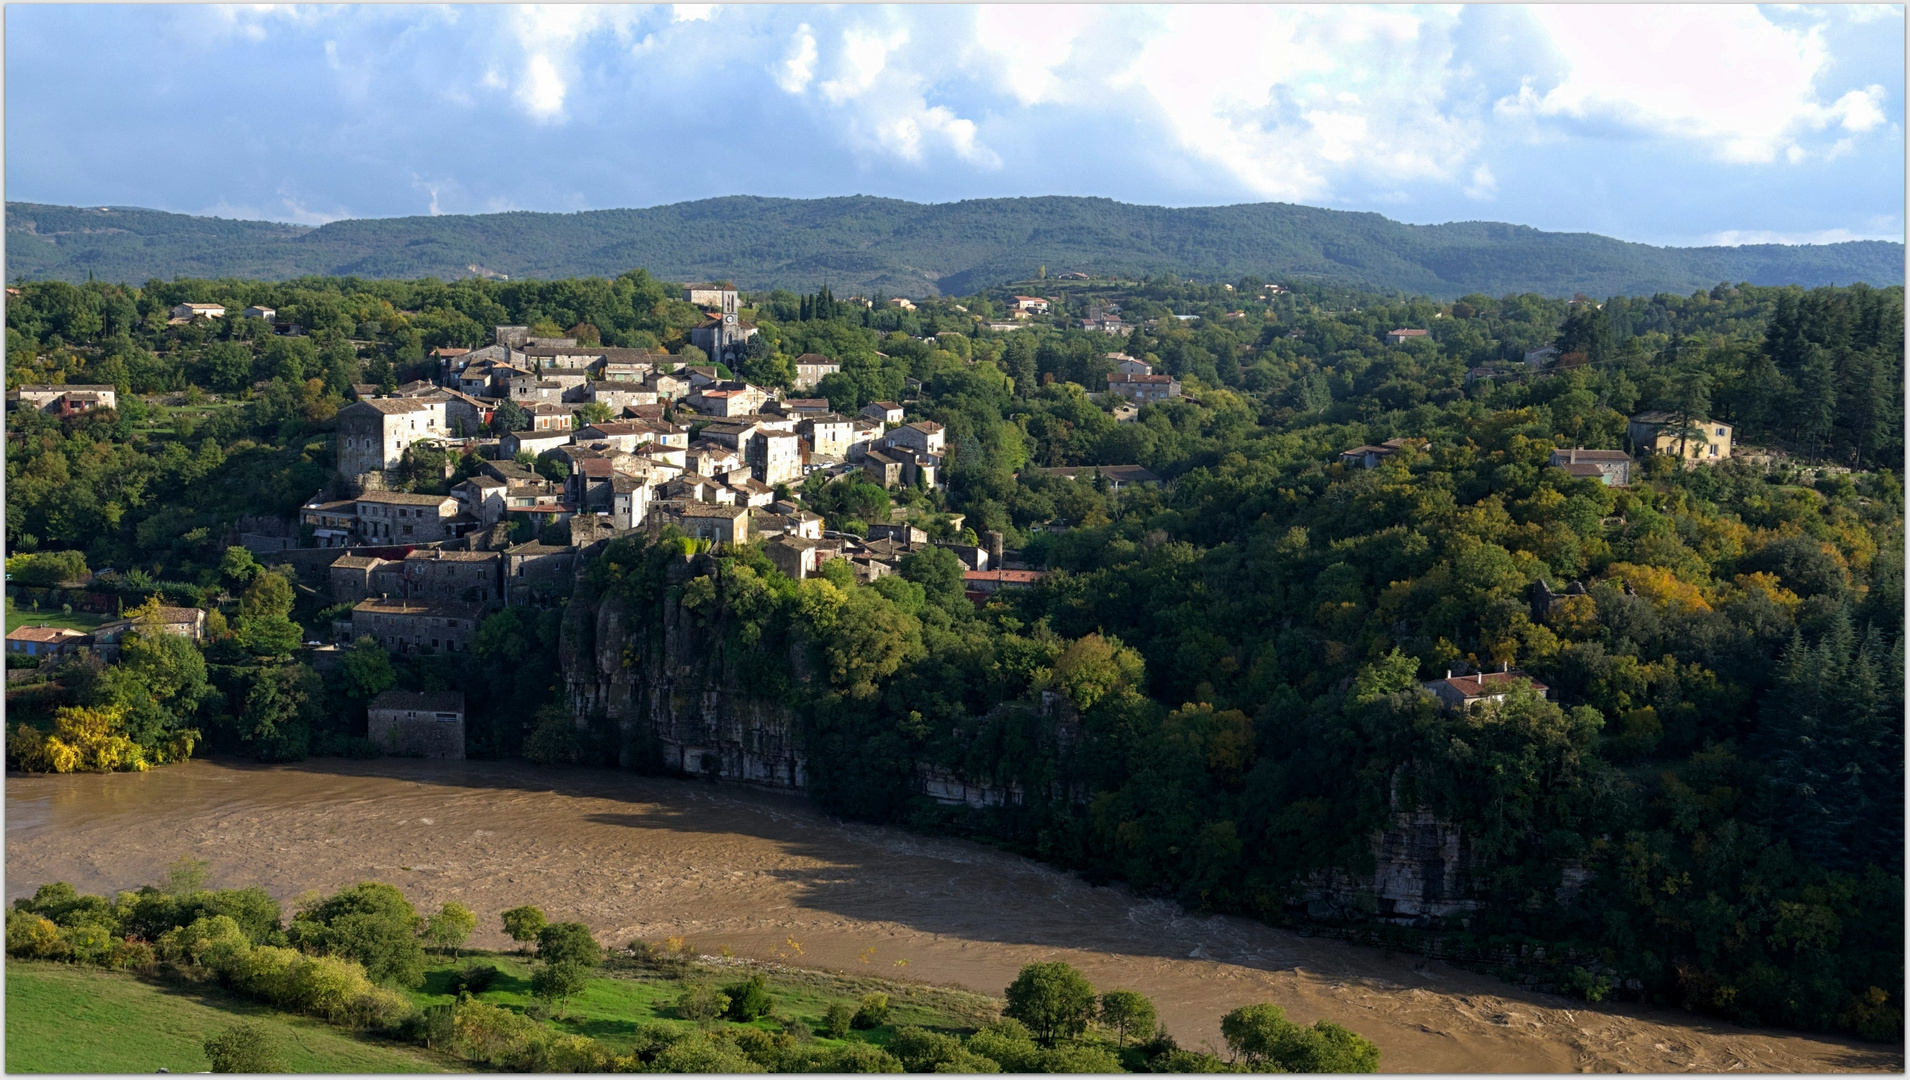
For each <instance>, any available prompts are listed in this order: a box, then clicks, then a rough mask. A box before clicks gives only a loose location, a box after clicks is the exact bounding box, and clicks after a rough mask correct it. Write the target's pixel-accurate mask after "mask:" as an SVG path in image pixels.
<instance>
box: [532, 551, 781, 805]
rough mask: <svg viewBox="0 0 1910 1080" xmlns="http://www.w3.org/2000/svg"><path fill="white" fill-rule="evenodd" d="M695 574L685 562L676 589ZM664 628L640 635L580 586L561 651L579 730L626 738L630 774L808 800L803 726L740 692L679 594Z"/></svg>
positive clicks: (612, 603)
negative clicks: (655, 773)
mask: <svg viewBox="0 0 1910 1080" xmlns="http://www.w3.org/2000/svg"><path fill="white" fill-rule="evenodd" d="M692 573H693V570H692V564H691V562H690V561H689V560H688V559H685V560H684V561H682V562H681V563H678V564H675V565H673V566H672V567H671V572H670V580H671V583H672V584H677V585H680V584H682V583H683V582H685V581H688V580H689V578H690V577H691V576H692ZM658 623H659V625H657V626H646V627H633V626H632V625H630V617H629V612H628V610H627V607H626V605H625V603H624V601H623V599H622V598H621V597H620V596H618V595H617V594H616V593H614V592H612V593H608V594H604V595H598V594H597V593H595V592H593V591H591V590H589V589H588V588H586V587H583V586H582V584H581V583H580V585H579V588H578V589H577V590H576V591H575V592H574V593H573V594H572V597H571V600H570V603H569V605H568V607H567V608H566V609H565V612H564V622H563V629H562V635H561V638H560V643H559V650H560V653H561V655H562V657H563V666H564V683H565V687H566V690H567V691H568V697H569V699H570V704H571V708H572V710H573V711H574V712H575V714H576V716H577V718H578V721H579V723H587V722H589V721H590V720H592V719H601V720H602V721H603V722H606V723H609V724H612V725H614V726H615V727H616V728H617V730H619V731H621V732H622V733H623V745H624V747H625V755H624V764H626V765H649V766H651V767H656V768H661V769H662V770H664V771H667V772H673V773H681V774H684V775H689V776H703V777H709V778H711V779H720V780H734V781H739V782H743V783H750V784H758V785H762V786H765V787H772V788H785V789H790V790H800V789H801V788H802V787H803V786H804V784H805V776H804V772H803V752H802V747H801V740H800V735H799V732H798V730H797V721H796V717H795V716H794V715H793V714H792V713H791V712H790V710H789V709H787V708H785V707H783V706H781V705H777V704H775V703H772V702H768V701H764V700H763V699H762V698H760V697H758V696H756V695H753V694H751V693H750V692H749V689H748V688H747V687H743V686H740V685H737V680H736V679H735V678H734V677H733V675H732V674H731V673H730V672H728V671H726V670H725V667H724V664H723V651H722V649H721V648H719V647H718V640H717V636H716V635H715V634H714V633H713V632H711V631H710V630H709V629H708V628H705V627H702V626H699V625H697V620H696V618H695V617H694V616H693V615H691V614H689V613H687V612H685V611H684V610H683V608H682V605H681V604H680V603H678V602H677V600H676V599H675V596H674V594H672V595H670V596H668V597H666V598H665V600H664V602H663V613H662V618H661V619H660V620H658Z"/></svg>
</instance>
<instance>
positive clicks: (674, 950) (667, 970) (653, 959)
mask: <svg viewBox="0 0 1910 1080" xmlns="http://www.w3.org/2000/svg"><path fill="white" fill-rule="evenodd" d="M630 955H631V956H632V957H634V958H635V959H636V961H637V963H639V964H642V965H643V966H644V967H647V968H649V969H650V970H652V971H654V972H656V973H657V974H659V975H662V976H663V977H664V978H667V979H681V978H683V977H684V976H685V975H688V974H689V973H690V971H691V969H692V968H694V967H695V966H696V961H695V958H694V957H693V956H692V955H691V954H690V950H689V948H688V946H686V945H684V944H683V939H682V938H671V939H669V940H668V941H665V942H664V943H663V944H661V945H652V944H651V943H649V942H647V941H633V942H631V943H630Z"/></svg>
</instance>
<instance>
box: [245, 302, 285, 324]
mask: <svg viewBox="0 0 1910 1080" xmlns="http://www.w3.org/2000/svg"><path fill="white" fill-rule="evenodd" d="M239 316H240V317H241V318H245V319H264V320H265V321H266V322H271V321H272V320H274V319H276V318H278V317H279V313H278V309H277V308H269V307H264V306H262V305H259V304H253V305H252V306H251V307H249V308H246V309H245V310H244V311H241V312H239Z"/></svg>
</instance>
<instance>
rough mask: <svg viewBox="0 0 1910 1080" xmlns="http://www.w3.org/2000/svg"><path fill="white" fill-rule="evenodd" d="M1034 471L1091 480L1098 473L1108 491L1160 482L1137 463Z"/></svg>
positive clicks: (1064, 478)
mask: <svg viewBox="0 0 1910 1080" xmlns="http://www.w3.org/2000/svg"><path fill="white" fill-rule="evenodd" d="M1035 471H1036V472H1039V473H1043V474H1045V475H1047V476H1058V477H1060V478H1061V479H1063V480H1088V481H1092V480H1093V479H1094V478H1095V476H1097V475H1099V476H1100V478H1101V479H1102V480H1103V481H1105V482H1106V483H1107V486H1108V490H1109V491H1120V490H1121V489H1122V488H1125V487H1128V486H1131V485H1140V486H1146V485H1149V484H1159V483H1160V482H1161V478H1160V477H1158V476H1156V475H1154V474H1153V473H1151V472H1149V471H1148V470H1146V469H1144V468H1142V467H1141V466H1139V465H1060V466H1056V467H1054V468H1047V469H1036V470H1035Z"/></svg>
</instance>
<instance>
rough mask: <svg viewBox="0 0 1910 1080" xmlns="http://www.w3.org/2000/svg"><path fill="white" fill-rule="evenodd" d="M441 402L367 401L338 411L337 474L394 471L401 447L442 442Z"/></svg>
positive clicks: (401, 456) (421, 399) (444, 435)
mask: <svg viewBox="0 0 1910 1080" xmlns="http://www.w3.org/2000/svg"><path fill="white" fill-rule="evenodd" d="M449 434H450V431H449V430H448V429H447V427H446V425H445V402H444V401H441V400H440V401H433V400H431V399H429V398H369V399H366V400H361V401H357V402H354V403H353V404H350V405H347V406H345V407H344V408H342V409H340V410H338V472H339V474H340V475H341V476H346V477H355V476H362V475H364V474H366V473H370V472H379V471H382V470H384V469H393V468H397V467H398V464H399V463H400V462H401V461H403V460H404V453H405V448H406V447H408V446H410V445H411V444H412V443H414V442H417V441H418V440H419V439H442V438H445V437H446V436H448V435H449Z"/></svg>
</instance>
